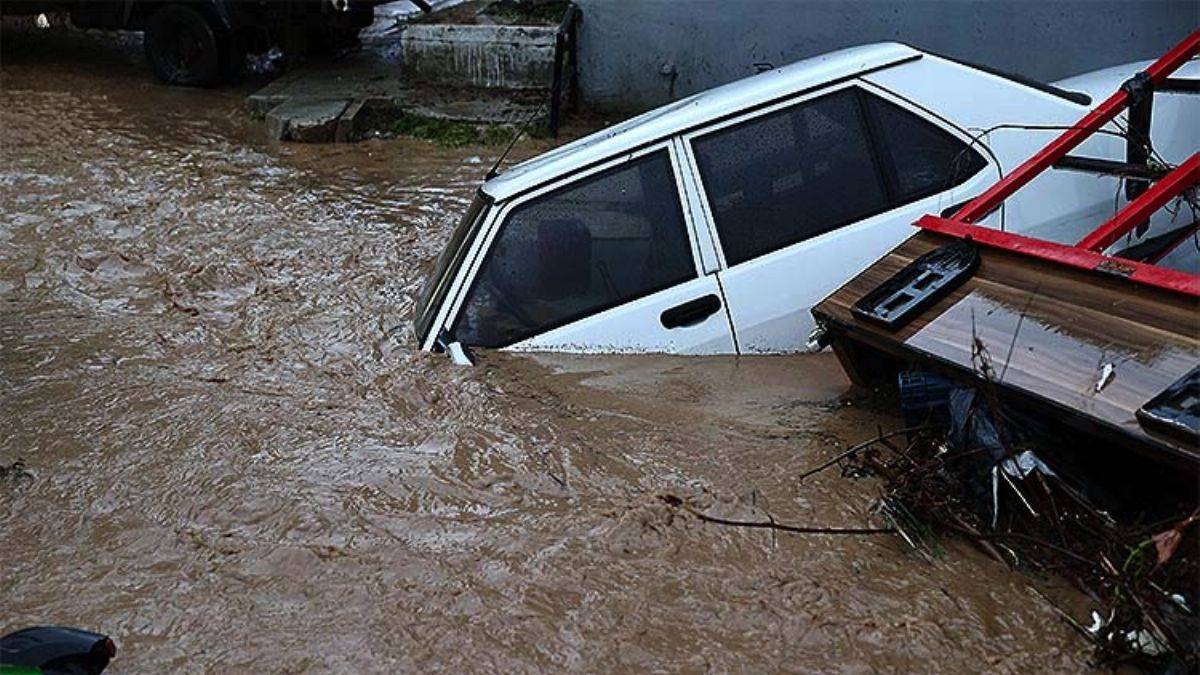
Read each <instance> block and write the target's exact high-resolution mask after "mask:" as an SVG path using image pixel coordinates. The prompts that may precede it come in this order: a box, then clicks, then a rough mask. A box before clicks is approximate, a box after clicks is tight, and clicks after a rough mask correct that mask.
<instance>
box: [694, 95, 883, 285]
mask: <svg viewBox="0 0 1200 675" xmlns="http://www.w3.org/2000/svg"><path fill="white" fill-rule="evenodd" d="M693 150H694V152H695V156H696V162H697V164H698V167H699V169H700V177H701V179H702V181H703V183H704V189H705V191H706V192H707V194H708V199H709V206H710V208H711V210H712V214H713V219H714V220H715V224H716V227H717V234H718V236H719V237H720V240H721V246H722V248H723V249H724V251H725V260H726V262H727V263H728V264H730V265H736V264H738V263H741V262H745V261H747V260H750V259H752V258H757V257H758V256H760V255H763V254H766V253H770V252H771V251H775V250H777V249H780V248H783V247H785V246H788V245H791V244H794V243H796V242H799V241H803V240H805V239H809V238H811V237H815V236H817V235H819V234H823V233H825V232H828V231H830V230H833V229H836V228H838V227H841V226H842V225H845V224H847V223H849V222H853V221H854V220H858V219H859V218H862V217H864V216H866V215H870V214H871V213H875V212H878V211H881V210H883V209H884V207H885V206H886V205H887V203H888V197H887V194H886V192H885V187H884V183H883V176H882V173H881V172H880V169H879V167H878V166H877V164H876V161H875V157H874V154H873V151H872V148H871V146H870V143H869V141H868V136H867V131H866V126H865V124H864V120H863V115H862V109H861V106H860V105H859V102H858V99H857V97H856V96H855V91H854V90H853V89H843V90H841V91H838V92H836V93H833V94H829V95H827V96H822V97H820V98H817V99H813V100H811V101H806V102H804V103H801V104H799V105H796V106H792V107H790V108H786V109H784V110H780V111H777V112H773V113H769V114H767V115H763V116H761V117H756V118H754V119H751V120H748V121H746V122H743V123H741V124H738V125H735V126H732V127H727V128H725V129H721V130H718V131H716V132H713V133H711V134H708V135H706V136H702V137H700V138H699V139H697V140H695V141H694V142H693Z"/></svg>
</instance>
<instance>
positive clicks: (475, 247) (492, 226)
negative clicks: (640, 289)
mask: <svg viewBox="0 0 1200 675" xmlns="http://www.w3.org/2000/svg"><path fill="white" fill-rule="evenodd" d="M661 151H666V152H667V156H668V160H669V162H670V167H671V172H672V175H673V177H674V179H675V197H676V199H677V200H678V204H679V208H680V211H681V213H682V217H683V222H684V229H685V230H686V233H687V237H688V244H689V247H690V251H691V255H692V265H693V270H694V271H695V273H696V274H695V277H693V278H691V279H689V280H688V281H685V282H683V283H691V282H693V281H695V280H697V279H701V278H703V277H705V276H708V275H709V274H715V270H714V271H713V272H712V273H709V272H705V261H706V260H707V261H709V264H711V261H713V260H715V256H714V253H713V251H712V250H711V248H710V250H709V251H708V252H707V253H705V252H703V251H702V246H705V245H707V246H709V247H711V246H712V242H711V241H708V240H707V238H705V237H702V236H700V235H699V233H698V230H699V228H698V227H697V223H696V216H695V208H696V205H695V198H694V197H693V196H692V195H694V194H695V193H696V188H695V186H694V185H689V181H690V179H691V175H690V172H689V170H688V168H687V166H686V165H684V164H683V162H682V160H681V157H680V154H679V144H678V139H677V138H676V137H668V138H664V139H661V140H659V141H655V142H653V143H648V144H646V145H645V146H643V147H640V148H637V149H635V150H632V151H628V152H624V153H621V154H620V155H617V156H614V157H609V158H607V159H604V160H600V161H598V162H593V163H590V164H588V165H586V166H582V167H579V168H578V169H576V170H573V171H568V172H565V173H563V174H562V175H561V176H559V177H557V178H555V179H553V180H551V181H547V182H546V183H543V184H541V185H538V186H537V187H535V188H532V189H529V190H526V191H524V192H522V193H520V194H517V195H515V196H513V197H510V198H508V199H506V200H503V201H501V202H499V203H498V204H497V205H494V206H493V207H492V208H491V209H490V210H489V213H488V214H487V216H486V217H485V221H484V223H483V225H482V227H480V229H479V233H478V234H477V235H476V237H475V241H473V242H471V243H470V249H469V250H468V252H467V255H466V256H465V258H464V260H465V262H464V264H463V265H462V266H461V267H460V269H459V270H458V271H457V273H456V275H455V279H454V282H453V284H452V285H451V287H450V289H449V291H448V292H447V294H446V299H445V300H444V301H443V303H442V304H443V307H442V308H440V309H439V310H438V314H437V317H436V318H435V320H434V323H433V328H431V329H430V331H429V332H430V336H429V338H427V345H426V348H430V347H432V345H433V344H434V342H436V336H437V335H438V334H440V333H442V332H443V331H448V330H451V329H452V328H453V326H454V325H455V323H456V322H457V320H458V318H459V315H460V314H461V312H462V311H463V306H464V304H465V303H466V299H467V296H468V295H469V294H470V290H471V288H472V286H473V285H474V281H475V278H476V276H477V275H478V274H479V271H480V269H481V268H482V267H483V262H484V261H485V260H486V258H487V255H488V253H489V252H490V251H491V250H492V247H493V245H494V244H495V241H496V238H497V237H498V236H499V233H500V232H501V230H502V229H503V228H504V224H505V221H506V220H507V219H508V217H509V215H510V214H511V213H512V211H513V210H514V209H516V208H517V207H519V206H521V205H523V204H526V203H528V202H530V201H532V200H534V199H537V198H539V197H542V196H544V195H546V194H548V193H551V192H554V191H555V190H558V189H561V188H564V187H567V186H569V185H571V184H573V183H576V182H578V181H581V180H584V179H586V178H588V177H589V176H593V175H596V174H598V173H601V172H604V171H607V170H609V169H613V168H616V167H619V166H621V165H623V164H627V163H629V162H631V161H633V160H636V159H640V158H642V157H644V156H647V155H651V154H654V153H657V152H661ZM674 287H675V286H672V287H669V288H674ZM669 288H668V289H662V290H660V291H656V292H655V293H651V294H649V295H642V296H638V297H636V298H632V299H630V300H628V301H626V302H623V303H620V304H619V305H616V306H614V307H608V308H604V309H601V310H599V311H596V312H593V313H591V314H588V315H586V316H582V317H579V318H576V319H574V320H572V321H570V322H569V323H566V324H563V325H560V326H555V327H553V328H550V329H548V330H545V331H542V332H540V333H536V334H534V335H532V336H529V337H526V338H524V339H522V340H519V341H518V342H516V343H514V344H511V345H507V346H505V347H501V348H499V349H500V350H502V351H529V349H526V348H524V347H522V345H525V344H526V343H529V342H531V341H533V340H535V339H536V338H538V337H539V336H543V335H546V334H547V333H551V332H553V331H557V330H561V329H564V328H567V327H569V326H573V325H576V324H578V323H580V322H584V321H589V320H592V319H594V318H595V317H597V316H599V315H601V314H604V313H606V312H611V311H613V310H616V309H618V308H621V307H624V306H627V305H630V304H632V303H637V302H639V301H642V300H644V299H645V298H647V297H649V296H650V295H655V294H657V293H661V292H663V291H666V290H669ZM718 288H719V286H718ZM720 300H721V306H722V310H725V311H723V313H724V314H725V318H724V321H725V328H726V330H727V331H728V333H729V337H730V340H731V342H732V341H733V326H732V323H731V322H730V319H729V316H728V312H727V305H728V303H727V302H726V299H725V297H724V294H723V293H721V294H720Z"/></svg>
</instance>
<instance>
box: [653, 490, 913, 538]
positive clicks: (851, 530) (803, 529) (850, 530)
mask: <svg viewBox="0 0 1200 675" xmlns="http://www.w3.org/2000/svg"><path fill="white" fill-rule="evenodd" d="M658 498H659V500H661V501H662V502H663V503H664V504H666V505H667V506H670V507H673V508H677V509H683V510H684V511H687V512H688V513H690V514H692V515H693V516H696V517H697V518H699V519H700V520H703V521H705V522H708V523H714V524H716V525H732V526H734V527H751V528H763V529H768V530H778V531H780V532H791V533H793V534H894V533H895V532H896V530H895V528H891V527H816V526H807V525H785V524H783V523H777V522H775V519H774V518H773V517H771V516H768V518H771V519H770V520H769V521H765V522H764V521H747V520H729V519H727V518H718V517H716V516H710V515H708V514H706V513H704V512H702V511H700V510H699V509H696V508H695V507H693V506H692V505H691V504H688V503H687V502H685V501H683V500H682V499H680V498H679V497H676V496H675V495H659V496H658Z"/></svg>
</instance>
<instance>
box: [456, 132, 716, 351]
mask: <svg viewBox="0 0 1200 675" xmlns="http://www.w3.org/2000/svg"><path fill="white" fill-rule="evenodd" d="M695 277H696V267H695V263H694V261H693V259H692V248H691V244H690V242H689V240H688V234H687V230H686V227H685V225H684V219H683V211H682V209H681V207H680V203H679V194H678V190H677V189H676V185H675V177H674V173H673V171H672V169H671V161H670V157H669V155H668V154H667V152H666V151H665V150H663V151H660V152H656V153H653V154H650V155H647V156H645V157H642V158H639V159H636V160H633V161H630V162H627V163H625V164H622V165H620V166H618V167H614V168H612V169H609V170H607V171H604V172H602V173H599V174H596V175H594V176H590V177H588V178H586V179H583V180H581V181H578V182H576V183H573V184H571V185H568V186H567V187H564V188H561V189H559V190H556V191H554V192H551V193H548V194H546V195H543V196H541V197H538V198H536V199H534V200H532V201H530V202H528V203H525V204H522V205H520V206H518V207H516V208H514V209H513V210H512V211H511V212H510V213H509V215H508V217H507V218H506V219H505V221H504V223H503V225H502V226H501V230H500V232H499V234H498V235H497V237H496V241H495V243H494V245H493V246H492V249H491V251H490V252H489V254H488V256H487V258H486V259H485V260H484V263H483V265H482V266H481V268H480V270H479V273H478V274H477V276H476V279H475V282H474V284H473V286H472V288H471V291H470V294H469V295H468V296H467V299H466V302H465V304H464V306H463V311H462V312H461V313H460V315H459V316H460V318H459V320H458V324H457V325H456V327H455V331H454V335H455V338H456V339H457V340H459V341H461V342H462V343H464V344H467V345H474V346H480V347H503V346H507V345H510V344H513V343H515V342H518V341H520V340H523V339H525V338H528V337H531V336H533V335H537V334H539V333H542V332H545V331H547V330H550V329H552V328H557V327H558V326H562V325H565V324H567V323H570V322H572V321H575V320H577V319H581V318H583V317H586V316H589V315H591V314H595V313H597V312H601V311H604V310H606V309H609V308H612V307H615V306H617V305H620V304H622V303H625V302H628V301H630V300H634V299H636V298H639V297H642V296H645V295H649V294H650V293H654V292H656V291H660V290H663V289H666V288H669V287H671V286H674V285H676V284H678V283H681V282H683V281H687V280H689V279H692V278H695Z"/></svg>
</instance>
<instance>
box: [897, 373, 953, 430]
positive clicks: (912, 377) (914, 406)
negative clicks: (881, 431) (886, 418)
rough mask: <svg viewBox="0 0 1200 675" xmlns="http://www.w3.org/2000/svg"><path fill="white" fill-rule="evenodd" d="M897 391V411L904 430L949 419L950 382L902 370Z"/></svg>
mask: <svg viewBox="0 0 1200 675" xmlns="http://www.w3.org/2000/svg"><path fill="white" fill-rule="evenodd" d="M896 384H897V387H898V388H899V390H900V410H901V411H902V412H903V413H904V423H905V425H907V426H910V427H911V426H917V425H918V424H924V423H926V422H929V421H930V420H938V421H942V422H945V421H947V420H948V419H949V413H948V411H947V408H948V407H949V405H950V392H951V391H952V390H953V389H954V387H955V384H954V381H953V380H951V379H950V378H947V377H942V376H941V375H938V374H936V373H930V372H926V371H924V370H904V371H901V372H900V374H899V375H898V376H897V381H896Z"/></svg>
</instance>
